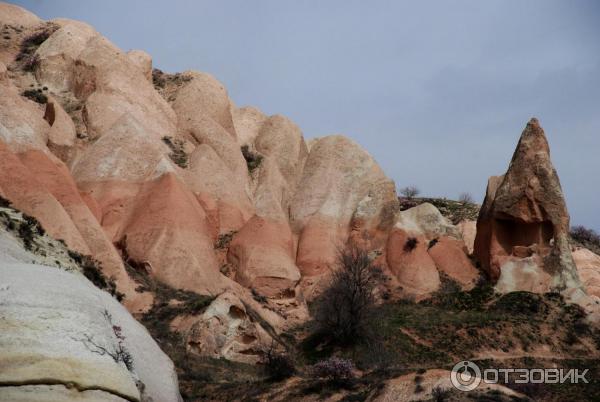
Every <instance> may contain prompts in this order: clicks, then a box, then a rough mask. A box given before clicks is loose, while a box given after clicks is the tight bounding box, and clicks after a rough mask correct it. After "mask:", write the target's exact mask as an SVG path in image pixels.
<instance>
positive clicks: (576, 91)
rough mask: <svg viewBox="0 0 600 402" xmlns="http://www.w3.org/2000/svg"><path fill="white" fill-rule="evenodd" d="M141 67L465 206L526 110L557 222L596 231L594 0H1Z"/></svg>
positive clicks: (499, 160)
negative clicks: (86, 27) (352, 148)
mask: <svg viewBox="0 0 600 402" xmlns="http://www.w3.org/2000/svg"><path fill="white" fill-rule="evenodd" d="M14 3H16V4H19V5H21V6H23V7H25V8H27V9H29V10H30V11H32V12H33V13H35V14H37V15H38V16H39V17H41V18H44V19H51V18H56V17H67V18H72V19H77V20H81V21H85V22H87V23H89V24H91V25H92V26H94V27H95V28H96V30H98V31H99V32H100V33H102V34H103V35H104V36H106V37H107V38H108V39H110V40H111V41H112V42H113V43H115V44H116V45H117V46H119V47H120V48H122V49H123V50H125V51H127V50H130V49H142V50H145V51H147V52H148V53H150V54H151V55H152V57H153V63H154V66H155V67H156V68H160V69H161V70H163V71H167V72H178V71H185V70H189V69H194V70H200V71H204V72H208V73H210V74H212V75H213V76H215V77H216V78H217V79H219V80H220V81H221V82H222V83H223V84H224V85H225V86H226V87H227V89H228V91H229V96H230V97H231V99H232V100H233V101H234V102H235V104H236V105H238V106H247V105H252V106H255V107H258V108H260V109H261V110H262V111H263V112H264V113H266V114H269V115H271V114H283V115H285V116H287V117H289V118H290V119H292V120H293V121H294V122H295V123H296V124H298V126H300V128H301V129H302V131H303V133H304V135H305V137H306V138H312V137H318V136H323V135H328V134H344V135H347V136H349V137H351V138H352V139H353V140H355V141H356V142H358V143H359V144H361V145H362V146H363V147H364V148H365V149H366V150H367V151H369V153H370V154H371V155H373V156H374V157H375V159H376V160H377V161H378V162H379V164H380V165H381V166H382V168H383V169H384V171H385V172H386V174H387V175H388V176H389V177H390V178H392V179H393V180H394V181H395V182H396V184H397V186H398V187H404V186H407V185H415V186H417V187H418V188H419V189H420V190H421V192H422V194H423V195H428V196H444V197H448V198H456V197H458V195H459V194H460V193H463V192H468V193H470V194H472V196H473V197H474V198H475V200H476V201H479V202H481V201H482V199H483V197H484V195H485V188H486V183H487V179H488V177H489V176H491V175H498V174H502V173H504V172H505V171H506V169H507V167H508V163H509V161H510V159H511V156H512V153H513V151H514V148H515V146H516V144H517V141H518V139H519V136H520V134H521V132H522V130H523V128H524V127H525V124H526V123H527V121H528V120H529V118H531V117H533V116H535V117H537V118H538V119H539V120H540V122H541V124H542V126H543V127H544V129H545V131H546V135H547V137H548V141H549V143H550V148H551V156H552V160H553V162H554V165H555V167H556V169H557V171H558V174H559V176H560V179H561V184H562V187H563V190H564V193H565V197H566V200H567V206H568V208H569V211H570V213H571V223H572V225H585V226H587V227H591V228H594V229H595V230H596V231H600V214H599V213H598V211H597V210H596V209H595V208H596V207H598V206H600V205H599V203H598V200H599V199H600V178H599V175H600V156H599V151H600V1H595V0H589V1H588V0H573V1H553V0H528V1H522V0H486V1H480V0H456V1H441V0H439V1H431V0H425V1H416V0H415V1H383V0H372V1H354V0H327V1H325V0H323V1H317V0H313V1H307V0H296V1H292V0H251V1H250V0H236V1H233V0H219V1H217V0H213V1H183V0H182V1H123V0H109V1H106V0H104V1H99V2H88V1H81V0H53V1H48V0H37V1H36V0H31V1H16V2H14Z"/></svg>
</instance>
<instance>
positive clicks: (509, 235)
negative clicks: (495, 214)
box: [494, 219, 554, 255]
mask: <svg viewBox="0 0 600 402" xmlns="http://www.w3.org/2000/svg"><path fill="white" fill-rule="evenodd" d="M495 223H496V224H495V225H494V226H495V232H496V233H495V234H496V238H497V239H498V242H499V243H500V245H501V246H502V248H503V249H504V251H506V253H507V254H508V255H511V254H513V250H515V249H520V248H526V247H530V246H533V245H537V246H538V247H539V248H547V247H548V246H550V242H551V240H552V238H553V237H554V229H553V226H552V222H550V221H542V222H533V223H527V222H522V221H517V220H509V219H496V222H495Z"/></svg>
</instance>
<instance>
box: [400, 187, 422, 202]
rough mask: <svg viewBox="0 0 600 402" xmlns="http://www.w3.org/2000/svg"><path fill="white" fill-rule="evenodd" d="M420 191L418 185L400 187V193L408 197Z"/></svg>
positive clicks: (412, 196)
mask: <svg viewBox="0 0 600 402" xmlns="http://www.w3.org/2000/svg"><path fill="white" fill-rule="evenodd" d="M420 193H421V191H420V190H419V189H418V188H417V187H416V186H407V187H404V188H401V189H400V194H402V195H403V196H404V197H406V198H408V199H412V198H414V197H416V196H417V195H419V194H420Z"/></svg>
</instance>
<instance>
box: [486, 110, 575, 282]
mask: <svg viewBox="0 0 600 402" xmlns="http://www.w3.org/2000/svg"><path fill="white" fill-rule="evenodd" d="M568 232H569V214H568V212H567V207H566V205H565V201H564V197H563V194H562V189H561V187H560V182H559V179H558V175H557V174H556V170H555V169H554V167H553V166H552V162H551V161H550V150H549V147H548V142H547V140H546V136H545V135H544V130H543V129H542V127H541V126H540V125H539V123H538V121H537V120H536V119H535V118H534V119H531V120H530V121H529V123H527V126H526V127H525V130H524V131H523V134H522V135H521V139H520V140H519V144H518V145H517V148H516V150H515V153H514V155H513V158H512V160H511V163H510V165H509V167H508V170H507V172H506V174H505V175H504V176H500V177H492V178H491V179H490V181H489V184H488V189H487V193H486V197H485V200H484V203H483V206H482V207H481V211H480V213H479V219H478V221H477V236H476V238H475V250H474V254H475V256H476V257H477V258H478V259H479V261H480V262H481V264H482V266H483V268H484V269H486V270H487V271H488V272H489V274H490V276H491V277H492V278H493V279H494V280H498V281H499V282H500V283H501V284H502V286H501V287H502V289H503V290H504V291H513V290H530V291H549V290H551V289H557V290H565V289H578V288H580V286H581V283H580V281H579V278H578V276H577V270H576V268H575V263H574V262H573V258H572V256H571V250H570V246H569V238H568Z"/></svg>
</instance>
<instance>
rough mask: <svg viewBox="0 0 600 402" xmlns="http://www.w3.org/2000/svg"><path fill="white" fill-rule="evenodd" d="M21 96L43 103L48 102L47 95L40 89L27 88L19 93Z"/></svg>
mask: <svg viewBox="0 0 600 402" xmlns="http://www.w3.org/2000/svg"><path fill="white" fill-rule="evenodd" d="M21 96H24V97H26V98H27V99H31V100H32V101H34V102H37V103H40V104H42V105H43V104H45V103H47V102H48V97H47V96H46V95H44V93H43V92H42V91H41V90H37V91H36V90H35V89H27V90H25V91H23V92H22V93H21Z"/></svg>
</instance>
